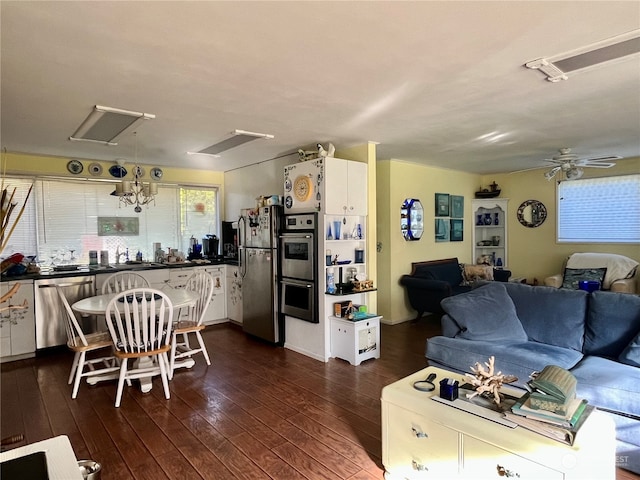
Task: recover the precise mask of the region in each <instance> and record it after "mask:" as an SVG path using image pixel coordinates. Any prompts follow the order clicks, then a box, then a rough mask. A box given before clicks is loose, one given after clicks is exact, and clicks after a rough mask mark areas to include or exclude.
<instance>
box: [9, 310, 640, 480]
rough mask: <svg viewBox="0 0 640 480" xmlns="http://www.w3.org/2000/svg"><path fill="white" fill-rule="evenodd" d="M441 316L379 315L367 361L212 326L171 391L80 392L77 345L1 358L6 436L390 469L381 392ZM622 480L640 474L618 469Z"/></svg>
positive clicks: (205, 466)
mask: <svg viewBox="0 0 640 480" xmlns="http://www.w3.org/2000/svg"><path fill="white" fill-rule="evenodd" d="M439 329H440V327H439V321H438V319H437V318H435V317H425V318H423V319H422V320H420V322H418V323H403V324H400V325H396V326H386V325H383V326H381V337H382V340H381V358H380V359H377V360H369V361H366V362H364V363H362V364H361V365H360V366H358V367H353V366H351V365H349V364H348V363H347V362H345V361H342V360H337V359H331V360H330V361H329V362H328V363H326V364H325V363H322V362H318V361H316V360H312V359H310V358H308V357H305V356H303V355H300V354H297V353H295V352H292V351H290V350H286V349H283V348H276V347H272V346H269V345H266V344H264V343H262V342H260V341H257V340H255V339H252V338H250V337H247V336H246V335H245V334H244V333H243V332H242V330H241V328H239V327H237V326H235V325H231V324H225V325H219V326H214V327H209V328H207V329H206V330H205V332H204V337H205V340H206V342H207V347H208V350H209V355H210V356H211V361H212V365H211V366H209V367H207V365H206V363H205V362H204V359H203V358H202V356H199V357H197V362H196V366H195V367H194V368H192V369H191V370H186V369H182V370H178V371H177V372H176V374H175V377H174V379H173V380H172V381H171V382H170V388H171V399H170V400H166V399H165V398H164V395H163V392H162V386H161V383H160V380H159V378H156V379H154V382H153V383H154V387H153V390H152V392H151V393H149V394H146V395H145V394H142V393H141V392H140V391H139V389H138V388H137V386H135V385H134V386H133V387H129V388H127V387H125V392H124V395H123V399H122V406H121V407H120V408H119V409H118V408H115V407H114V400H115V389H116V387H115V382H105V383H103V384H98V385H97V386H94V387H89V386H87V385H86V384H83V385H82V386H81V388H80V392H79V394H78V398H77V399H76V400H72V399H71V386H69V385H67V376H68V374H69V368H70V365H71V359H72V355H71V353H70V352H68V351H66V350H61V351H59V352H55V353H53V354H50V355H46V356H39V357H37V358H35V359H31V360H23V361H19V362H11V363H5V364H2V366H1V378H0V379H1V388H2V390H1V402H2V403H1V405H0V408H1V424H0V429H1V436H2V437H7V436H10V435H15V434H23V435H24V437H25V441H24V442H22V443H18V444H14V445H11V447H10V448H12V447H16V446H20V445H22V444H25V443H31V442H35V441H38V440H42V439H45V438H49V437H51V436H55V435H62V434H64V435H68V436H69V438H70V440H71V443H72V445H73V448H74V450H75V453H76V456H77V457H78V459H92V460H96V461H98V462H100V463H101V464H102V479H103V480H111V479H114V480H115V479H117V480H124V479H150V480H158V479H167V478H168V479H200V478H212V479H233V478H246V479H252V480H254V479H276V480H281V479H284V480H288V479H310V480H316V479H353V480H356V479H358V480H365V479H376V480H380V479H382V478H383V470H382V464H381V439H380V433H381V432H380V392H381V389H382V387H383V386H385V385H387V384H389V383H392V382H393V381H395V380H397V379H399V378H402V377H404V376H406V375H408V374H410V373H412V372H415V371H416V370H419V369H421V368H423V367H424V366H425V358H424V341H425V339H426V338H428V337H430V336H432V335H435V334H438V333H439ZM617 478H618V479H619V480H622V479H638V478H640V477H638V476H634V475H631V474H629V473H628V472H624V471H622V470H618V477H617Z"/></svg>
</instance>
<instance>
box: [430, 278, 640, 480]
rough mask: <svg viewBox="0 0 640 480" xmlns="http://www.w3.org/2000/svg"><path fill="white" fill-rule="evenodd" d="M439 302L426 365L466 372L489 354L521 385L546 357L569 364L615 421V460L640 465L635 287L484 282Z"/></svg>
mask: <svg viewBox="0 0 640 480" xmlns="http://www.w3.org/2000/svg"><path fill="white" fill-rule="evenodd" d="M441 306H442V308H443V310H444V311H445V315H443V317H442V320H441V322H442V335H441V336H436V337H432V338H430V339H428V340H427V345H426V357H427V361H428V363H429V365H433V366H438V367H441V368H444V369H447V370H452V371H457V372H460V373H468V372H469V371H470V367H471V366H472V365H474V364H475V363H476V362H481V363H482V362H484V361H486V360H487V359H488V358H489V357H490V356H491V355H494V356H495V364H496V368H497V369H498V370H500V371H502V373H504V374H509V375H515V376H517V377H518V382H517V383H516V384H515V385H516V386H520V387H523V386H524V384H525V383H526V382H527V381H528V380H529V375H530V374H531V373H532V372H534V371H540V370H542V368H544V366H545V365H559V366H560V367H563V368H566V369H567V370H570V371H571V372H572V373H573V375H575V377H576V379H577V380H578V386H577V395H578V396H579V397H583V398H586V399H587V400H588V401H589V403H590V404H592V405H594V406H596V407H597V408H598V409H600V410H603V411H605V412H606V413H607V414H609V415H611V416H612V417H613V419H614V421H615V423H616V438H617V457H616V464H617V466H618V467H621V468H624V469H627V470H631V471H633V472H635V473H640V296H639V295H632V294H625V293H612V292H604V291H596V292H593V293H587V292H584V291H582V290H567V289H556V288H552V287H537V286H536V287H532V286H529V285H524V284H520V283H496V282H489V283H486V284H483V285H482V286H480V287H478V288H476V289H474V290H471V291H470V292H468V293H463V294H460V295H456V296H454V297H449V298H446V299H444V300H443V301H442V304H441Z"/></svg>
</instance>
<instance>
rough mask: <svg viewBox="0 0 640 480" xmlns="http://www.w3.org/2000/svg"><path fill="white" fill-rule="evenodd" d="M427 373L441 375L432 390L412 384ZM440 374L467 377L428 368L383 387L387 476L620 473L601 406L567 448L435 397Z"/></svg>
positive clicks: (572, 478)
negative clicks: (616, 465) (446, 403)
mask: <svg viewBox="0 0 640 480" xmlns="http://www.w3.org/2000/svg"><path fill="white" fill-rule="evenodd" d="M430 373H435V374H436V375H437V376H436V378H435V379H434V380H433V383H434V384H435V385H436V389H435V390H434V391H433V392H423V391H419V390H416V389H414V388H413V383H414V382H416V381H417V380H424V379H425V378H427V377H428V375H429V374H430ZM443 378H453V379H454V380H458V381H459V382H464V377H463V376H462V375H459V374H456V373H453V372H448V371H446V370H442V369H438V368H434V367H428V368H426V369H424V370H421V371H419V372H416V373H414V374H412V375H409V376H408V377H405V378H403V379H401V380H398V381H397V382H395V383H392V384H391V385H387V386H386V387H384V388H383V389H382V463H383V465H384V467H385V470H386V473H385V479H387V480H393V479H402V480H406V479H423V478H425V479H426V478H464V479H470V480H471V479H474V480H475V479H494V478H499V477H507V478H520V479H523V480H525V479H531V480H538V479H542V478H544V479H549V480H556V479H557V480H561V479H562V480H581V479H583V478H598V479H603V480H604V479H609V480H613V479H614V478H615V445H616V442H615V425H614V423H613V420H612V419H611V418H610V417H608V416H606V415H605V414H603V413H602V412H598V411H597V410H596V411H594V412H592V413H591V415H590V416H589V418H587V420H586V421H585V423H584V424H583V425H582V427H581V428H580V431H579V432H578V435H577V437H576V441H575V442H574V444H573V445H571V446H569V445H565V444H564V443H562V442H558V441H556V440H552V439H549V438H547V437H545V436H543V435H539V434H537V433H534V432H531V431H529V430H526V429H524V428H522V427H516V428H510V427H508V426H505V425H500V424H498V423H495V422H492V421H490V420H487V419H485V418H481V417H479V416H476V415H473V414H471V413H467V412H465V411H462V410H458V409H456V408H454V407H452V406H449V405H444V404H442V403H440V402H435V401H433V400H432V399H431V397H433V396H435V395H438V390H439V389H438V385H439V382H440V381H441V380H442V379H443ZM504 390H505V393H511V394H517V392H518V390H515V389H512V388H508V387H505V388H504ZM519 392H520V393H522V391H519Z"/></svg>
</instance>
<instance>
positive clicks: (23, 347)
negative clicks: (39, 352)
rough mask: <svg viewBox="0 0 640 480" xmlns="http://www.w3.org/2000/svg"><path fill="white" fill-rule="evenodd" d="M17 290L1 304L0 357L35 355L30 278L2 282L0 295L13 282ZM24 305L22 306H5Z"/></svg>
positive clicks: (33, 308)
mask: <svg viewBox="0 0 640 480" xmlns="http://www.w3.org/2000/svg"><path fill="white" fill-rule="evenodd" d="M16 284H18V285H20V287H19V289H18V291H17V292H16V293H15V294H14V295H13V296H12V297H11V298H10V299H9V301H8V302H5V303H3V304H2V305H1V307H2V308H3V310H2V311H1V312H0V361H8V360H19V359H21V358H28V357H33V356H35V352H36V320H35V302H34V295H33V280H21V281H17V282H2V283H1V284H0V296H2V295H5V294H6V293H8V292H9V291H10V290H11V289H12V288H13V287H14V285H16ZM22 305H25V307H26V308H7V307H18V306H22Z"/></svg>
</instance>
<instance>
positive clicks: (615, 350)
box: [525, 291, 640, 358]
mask: <svg viewBox="0 0 640 480" xmlns="http://www.w3.org/2000/svg"><path fill="white" fill-rule="evenodd" d="M525 329H526V326H525ZM639 331H640V296H638V295H630V294H628V293H615V292H600V291H598V292H593V293H592V294H591V296H590V298H589V313H588V315H587V322H586V326H585V339H584V353H585V355H598V356H601V357H610V358H617V357H618V355H620V353H622V350H624V349H625V348H626V346H627V345H629V342H631V340H633V337H635V336H636V334H637V333H638V332H639Z"/></svg>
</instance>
